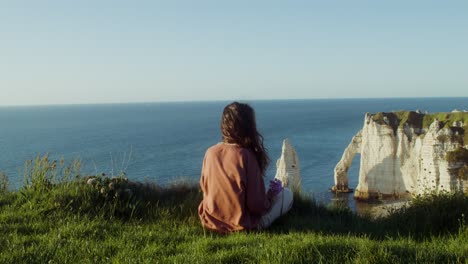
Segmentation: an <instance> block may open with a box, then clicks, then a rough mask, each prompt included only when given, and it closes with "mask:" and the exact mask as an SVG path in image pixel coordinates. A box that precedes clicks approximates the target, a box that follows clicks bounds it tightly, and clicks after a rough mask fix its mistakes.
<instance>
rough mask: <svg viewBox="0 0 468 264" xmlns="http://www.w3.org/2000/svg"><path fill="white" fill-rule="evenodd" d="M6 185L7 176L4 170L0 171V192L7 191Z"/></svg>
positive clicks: (7, 183)
mask: <svg viewBox="0 0 468 264" xmlns="http://www.w3.org/2000/svg"><path fill="white" fill-rule="evenodd" d="M8 185H9V182H8V177H7V176H6V174H5V172H3V171H2V172H0V194H1V193H5V192H6V191H8Z"/></svg>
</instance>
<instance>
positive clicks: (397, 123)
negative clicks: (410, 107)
mask: <svg viewBox="0 0 468 264" xmlns="http://www.w3.org/2000/svg"><path fill="white" fill-rule="evenodd" d="M436 119H437V120H439V122H440V127H441V128H449V129H451V130H452V132H454V134H457V135H458V137H459V138H460V141H463V142H461V143H462V144H464V145H467V144H468V112H450V113H432V114H423V113H418V112H414V111H397V112H388V113H387V112H378V113H375V114H372V120H374V121H375V122H377V123H378V124H381V125H384V124H385V125H389V126H391V127H392V128H393V130H394V131H396V130H397V129H398V128H403V127H404V126H405V124H408V125H409V126H410V127H412V128H416V129H418V130H422V129H428V128H429V126H430V125H431V124H432V123H433V122H434V121H435V120H436ZM454 122H461V124H462V127H454V126H453V124H454Z"/></svg>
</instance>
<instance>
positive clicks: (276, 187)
mask: <svg viewBox="0 0 468 264" xmlns="http://www.w3.org/2000/svg"><path fill="white" fill-rule="evenodd" d="M282 190H283V183H282V182H281V180H278V179H274V180H271V181H270V187H269V188H268V191H267V196H268V199H270V200H272V199H273V197H275V196H276V195H278V193H280V192H281V191H282Z"/></svg>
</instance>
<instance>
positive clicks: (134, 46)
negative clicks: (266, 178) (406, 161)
mask: <svg viewBox="0 0 468 264" xmlns="http://www.w3.org/2000/svg"><path fill="white" fill-rule="evenodd" d="M221 2H222V3H221ZM0 36H1V37H0V105H25V104H68V103H111V102H148V101H186V100H188V101H198V100H234V99H235V100H252V99H290V98H368V97H439V96H450V97H458V96H464V97H466V96H468V1H407V0H406V1H375V0H373V1H189V0H187V1H104V0H103V1H97V0H93V1H87V0H80V1H72V0H69V1H67V0H61V1H59V0H57V1H48V0H43V1H36V0H31V1H22V0H12V1H2V2H1V3H0Z"/></svg>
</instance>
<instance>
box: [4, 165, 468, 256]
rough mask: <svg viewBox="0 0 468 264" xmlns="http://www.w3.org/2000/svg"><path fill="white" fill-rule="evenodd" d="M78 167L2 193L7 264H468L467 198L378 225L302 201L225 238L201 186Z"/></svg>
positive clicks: (431, 204)
mask: <svg viewBox="0 0 468 264" xmlns="http://www.w3.org/2000/svg"><path fill="white" fill-rule="evenodd" d="M37 162H39V163H41V164H36V163H37ZM73 163H74V162H72V163H71V164H73ZM54 164H55V166H54ZM71 164H66V163H65V162H56V163H54V161H50V160H48V159H45V158H44V157H39V158H38V159H36V160H35V161H33V162H32V163H31V164H30V165H31V166H30V169H34V168H37V171H35V172H34V171H33V172H29V173H28V174H27V175H28V176H27V177H30V178H29V179H27V181H26V182H27V184H25V186H23V187H22V188H21V189H20V190H17V191H5V192H1V194H0V234H2V235H1V236H0V262H1V263H76V262H77V261H79V262H80V263H103V262H105V263H107V262H123V263H140V262H143V263H414V262H418V263H447V262H449V263H466V262H467V261H468V258H467V256H468V246H467V245H468V227H467V226H466V221H467V216H468V197H467V196H466V195H463V194H456V193H445V194H437V195H436V194H430V195H427V196H423V197H419V198H416V199H415V200H413V202H412V203H411V206H407V207H403V208H402V209H399V210H395V211H394V212H392V213H391V214H390V215H389V216H388V217H385V218H377V219H374V218H371V217H368V216H358V215H356V214H355V213H354V212H352V211H351V210H349V209H348V208H346V207H344V206H340V205H335V206H326V205H324V204H321V203H318V202H316V201H315V200H313V199H312V198H310V197H306V196H299V195H296V196H295V202H294V206H293V208H292V210H291V212H290V213H289V214H288V215H287V216H285V217H282V218H281V219H279V220H278V221H277V222H275V223H274V225H273V226H272V227H271V228H270V229H268V230H264V231H255V232H247V233H236V234H232V235H228V236H223V235H218V234H216V233H213V232H209V231H206V230H204V229H203V228H202V227H201V226H200V224H199V219H198V215H197V206H198V204H199V202H200V200H201V199H202V194H201V192H200V190H199V188H198V186H197V185H193V184H190V183H187V182H183V181H180V182H178V183H176V184H173V185H171V186H166V187H164V188H163V187H161V186H159V185H158V184H157V183H135V182H130V181H128V180H127V179H126V178H125V175H120V176H119V177H116V178H109V177H106V176H103V175H98V176H92V177H89V176H87V177H85V176H82V175H80V172H79V169H71V170H65V168H67V166H68V168H79V166H75V165H78V164H75V165H73V166H71ZM39 172H40V173H39ZM65 173H68V174H67V176H66V177H65V175H64V174H65ZM34 177H37V178H34ZM90 179H94V180H90ZM111 183H113V184H111ZM119 190H121V191H122V193H120V194H119V195H117V193H119ZM127 190H130V191H127Z"/></svg>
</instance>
